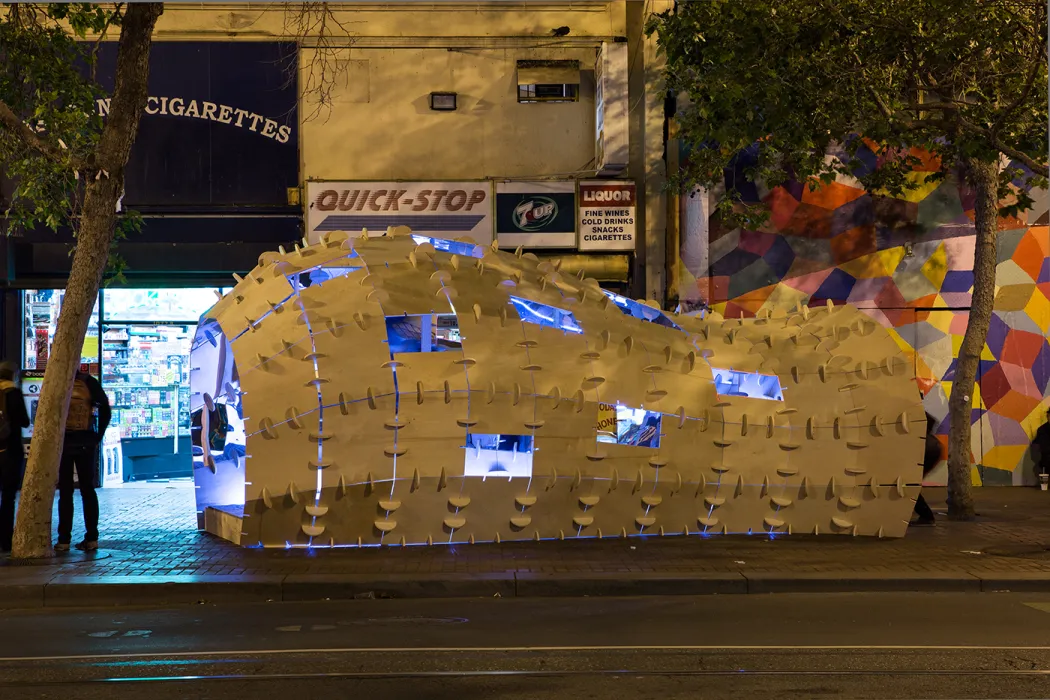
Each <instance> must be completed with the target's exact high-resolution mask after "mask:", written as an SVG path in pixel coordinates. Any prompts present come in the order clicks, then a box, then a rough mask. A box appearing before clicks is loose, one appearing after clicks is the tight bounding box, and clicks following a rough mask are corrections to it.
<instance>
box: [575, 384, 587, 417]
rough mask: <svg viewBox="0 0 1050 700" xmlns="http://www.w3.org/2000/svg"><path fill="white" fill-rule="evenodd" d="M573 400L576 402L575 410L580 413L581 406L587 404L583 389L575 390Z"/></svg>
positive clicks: (581, 410)
mask: <svg viewBox="0 0 1050 700" xmlns="http://www.w3.org/2000/svg"><path fill="white" fill-rule="evenodd" d="M573 401H574V402H575V404H576V412H577V413H582V412H583V407H584V406H585V405H586V404H587V401H586V399H585V398H584V396H583V389H577V390H576V395H575V396H574V397H573Z"/></svg>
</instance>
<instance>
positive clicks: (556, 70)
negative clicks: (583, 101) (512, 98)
mask: <svg viewBox="0 0 1050 700" xmlns="http://www.w3.org/2000/svg"><path fill="white" fill-rule="evenodd" d="M579 99H580V62H579V61H525V60H522V61H518V102H526V103H527V102H578V101H579Z"/></svg>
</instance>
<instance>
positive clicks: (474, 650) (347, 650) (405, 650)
mask: <svg viewBox="0 0 1050 700" xmlns="http://www.w3.org/2000/svg"><path fill="white" fill-rule="evenodd" d="M598 651H618V652H625V651H646V652H648V651H696V652H701V651H703V652H711V651H755V652H759V651H1045V652H1050V646H1038V645H1032V646H978V645H974V646H967V645H921V644H920V645H893V644H869V645H838V644H830V645H809V646H806V645H801V646H800V645H797V644H781V645H730V646H719V645H717V644H710V645H680V646H646V645H641V646H575V647H574V646H558V647H554V646H552V647H543V646H522V647H339V648H332V649H325V648H323V647H321V648H316V647H315V648H303V649H224V650H222V651H171V652H163V651H154V652H149V653H136V654H127V653H123V654H66V655H56V656H3V657H0V663H16V662H17V663H21V662H27V661H30V662H33V661H93V660H98V659H147V658H149V659H156V658H187V657H201V656H278V655H281V654H457V653H459V654H479V653H493V654H503V653H508V652H547V653H550V652H598Z"/></svg>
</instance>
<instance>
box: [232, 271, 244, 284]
mask: <svg viewBox="0 0 1050 700" xmlns="http://www.w3.org/2000/svg"><path fill="white" fill-rule="evenodd" d="M233 279H234V281H235V282H236V283H237V284H240V283H241V282H243V281H244V278H243V277H241V276H240V275H238V274H237V273H236V272H234V273H233Z"/></svg>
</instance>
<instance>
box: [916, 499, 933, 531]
mask: <svg viewBox="0 0 1050 700" xmlns="http://www.w3.org/2000/svg"><path fill="white" fill-rule="evenodd" d="M915 515H917V516H919V519H918V520H917V521H916V522H917V523H919V524H922V525H925V524H931V523H933V521H934V518H933V509H932V508H930V504H929V503H927V502H926V499H925V498H923V497H922V494H921V493H920V494H919V497H918V498H916V499H915Z"/></svg>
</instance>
